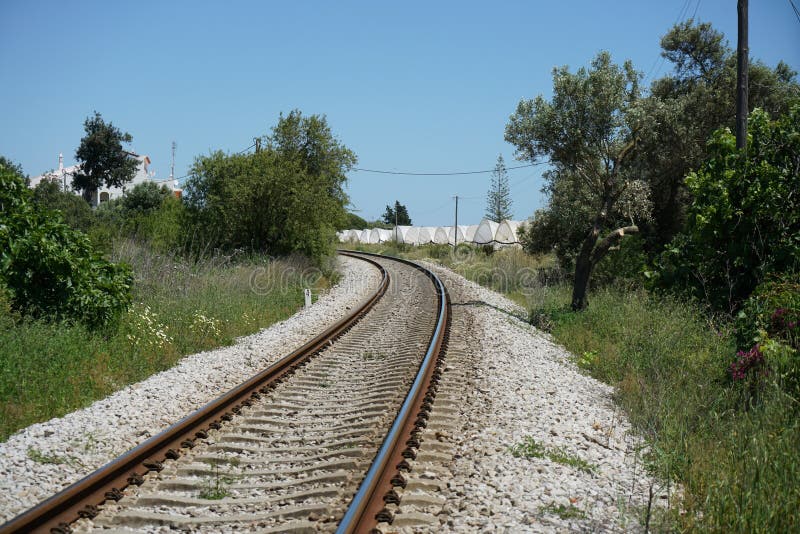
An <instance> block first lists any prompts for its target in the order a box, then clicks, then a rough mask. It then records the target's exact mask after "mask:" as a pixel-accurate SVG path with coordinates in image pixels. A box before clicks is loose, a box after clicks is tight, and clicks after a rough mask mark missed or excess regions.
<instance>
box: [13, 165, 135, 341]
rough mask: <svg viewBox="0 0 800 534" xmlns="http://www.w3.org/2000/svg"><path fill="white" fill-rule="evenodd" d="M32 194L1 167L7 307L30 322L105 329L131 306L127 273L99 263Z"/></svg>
mask: <svg viewBox="0 0 800 534" xmlns="http://www.w3.org/2000/svg"><path fill="white" fill-rule="evenodd" d="M32 195H33V193H32V192H31V191H30V189H28V187H27V186H26V184H25V181H24V179H23V178H22V177H21V176H20V175H19V173H18V172H16V170H15V169H14V168H11V167H7V166H6V165H5V164H3V163H0V285H2V286H5V288H6V289H7V291H8V293H9V295H10V300H11V304H12V306H13V307H14V308H15V309H17V310H19V311H21V312H23V313H26V314H30V315H32V316H34V317H51V318H55V319H67V320H76V321H80V322H83V323H85V324H86V325H88V326H90V327H102V326H104V325H107V324H109V323H110V322H111V321H113V320H114V319H116V318H117V317H118V316H119V315H120V314H121V313H122V312H123V311H124V310H125V309H127V307H128V305H129V304H130V302H131V285H132V283H133V276H132V275H131V271H130V268H128V267H127V266H125V265H119V264H114V263H110V262H108V261H106V260H104V259H102V258H101V257H100V256H99V255H97V254H96V253H95V252H94V250H93V248H92V246H91V244H90V242H89V239H88V238H87V237H86V235H85V234H83V233H82V232H79V231H77V230H74V229H72V228H70V227H69V226H67V225H66V224H64V223H63V222H62V220H61V215H60V213H59V212H55V211H48V210H44V209H42V208H41V207H40V206H37V205H36V204H35V203H34V202H32V201H31V197H32Z"/></svg>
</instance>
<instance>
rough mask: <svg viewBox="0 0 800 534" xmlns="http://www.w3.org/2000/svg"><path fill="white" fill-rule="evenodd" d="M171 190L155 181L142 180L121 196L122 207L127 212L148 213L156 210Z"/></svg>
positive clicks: (169, 194)
mask: <svg viewBox="0 0 800 534" xmlns="http://www.w3.org/2000/svg"><path fill="white" fill-rule="evenodd" d="M171 195H172V192H171V191H170V190H169V189H168V188H167V186H164V185H162V186H159V185H158V184H157V183H155V182H142V183H140V184H136V185H135V186H134V187H133V189H131V190H130V191H128V192H126V193H125V196H124V197H122V207H123V208H124V209H126V210H128V211H129V212H137V213H150V212H153V211H155V210H157V209H158V208H159V207H160V206H161V204H162V203H163V202H164V199H165V198H167V197H169V196H171Z"/></svg>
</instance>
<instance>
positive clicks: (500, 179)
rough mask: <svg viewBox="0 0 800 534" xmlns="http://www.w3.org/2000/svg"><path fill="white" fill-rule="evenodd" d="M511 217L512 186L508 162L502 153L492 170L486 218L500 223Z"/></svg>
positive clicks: (487, 196)
mask: <svg viewBox="0 0 800 534" xmlns="http://www.w3.org/2000/svg"><path fill="white" fill-rule="evenodd" d="M511 217H512V213H511V188H510V187H509V185H508V172H506V164H505V161H503V155H502V154H500V155H498V156H497V163H496V164H495V166H494V171H492V183H491V185H490V186H489V192H488V193H487V194H486V218H487V219H489V220H490V221H494V222H496V223H499V222H501V221H503V220H505V219H511Z"/></svg>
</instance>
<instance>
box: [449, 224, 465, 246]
mask: <svg viewBox="0 0 800 534" xmlns="http://www.w3.org/2000/svg"><path fill="white" fill-rule="evenodd" d="M467 228H468V227H467V226H465V225H463V224H459V225H458V226H450V227H449V232H448V233H447V239H448V242H449V243H450V244H451V245H455V244H456V237H458V242H459V243H466V242H467Z"/></svg>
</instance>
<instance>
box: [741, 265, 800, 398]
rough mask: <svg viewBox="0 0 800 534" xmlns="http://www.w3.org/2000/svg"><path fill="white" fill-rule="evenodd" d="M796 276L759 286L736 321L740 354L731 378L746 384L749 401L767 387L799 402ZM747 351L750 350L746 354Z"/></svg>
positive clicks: (799, 330)
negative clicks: (769, 384) (772, 387)
mask: <svg viewBox="0 0 800 534" xmlns="http://www.w3.org/2000/svg"><path fill="white" fill-rule="evenodd" d="M797 280H798V277H797V275H796V274H786V275H782V276H777V277H774V278H773V279H771V280H769V281H767V282H765V283H763V284H761V285H760V286H759V287H758V288H756V290H755V291H754V292H753V294H752V295H751V296H750V298H749V299H748V300H747V302H745V304H744V306H743V307H742V310H741V311H740V312H739V314H738V315H737V317H736V322H735V324H736V340H737V344H738V346H739V347H740V349H741V350H740V351H739V352H738V353H737V354H736V361H734V362H733V363H731V365H730V372H731V378H732V379H733V380H734V381H742V382H745V383H746V384H747V386H748V393H749V394H750V395H749V396H750V397H756V396H757V395H758V394H760V393H761V391H762V390H763V389H764V387H765V386H766V385H767V384H768V383H775V384H776V385H777V386H778V387H779V388H780V389H781V390H782V391H784V392H785V393H787V394H788V395H790V396H792V397H794V398H796V399H800V282H798V281H797ZM748 347H749V350H748Z"/></svg>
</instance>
